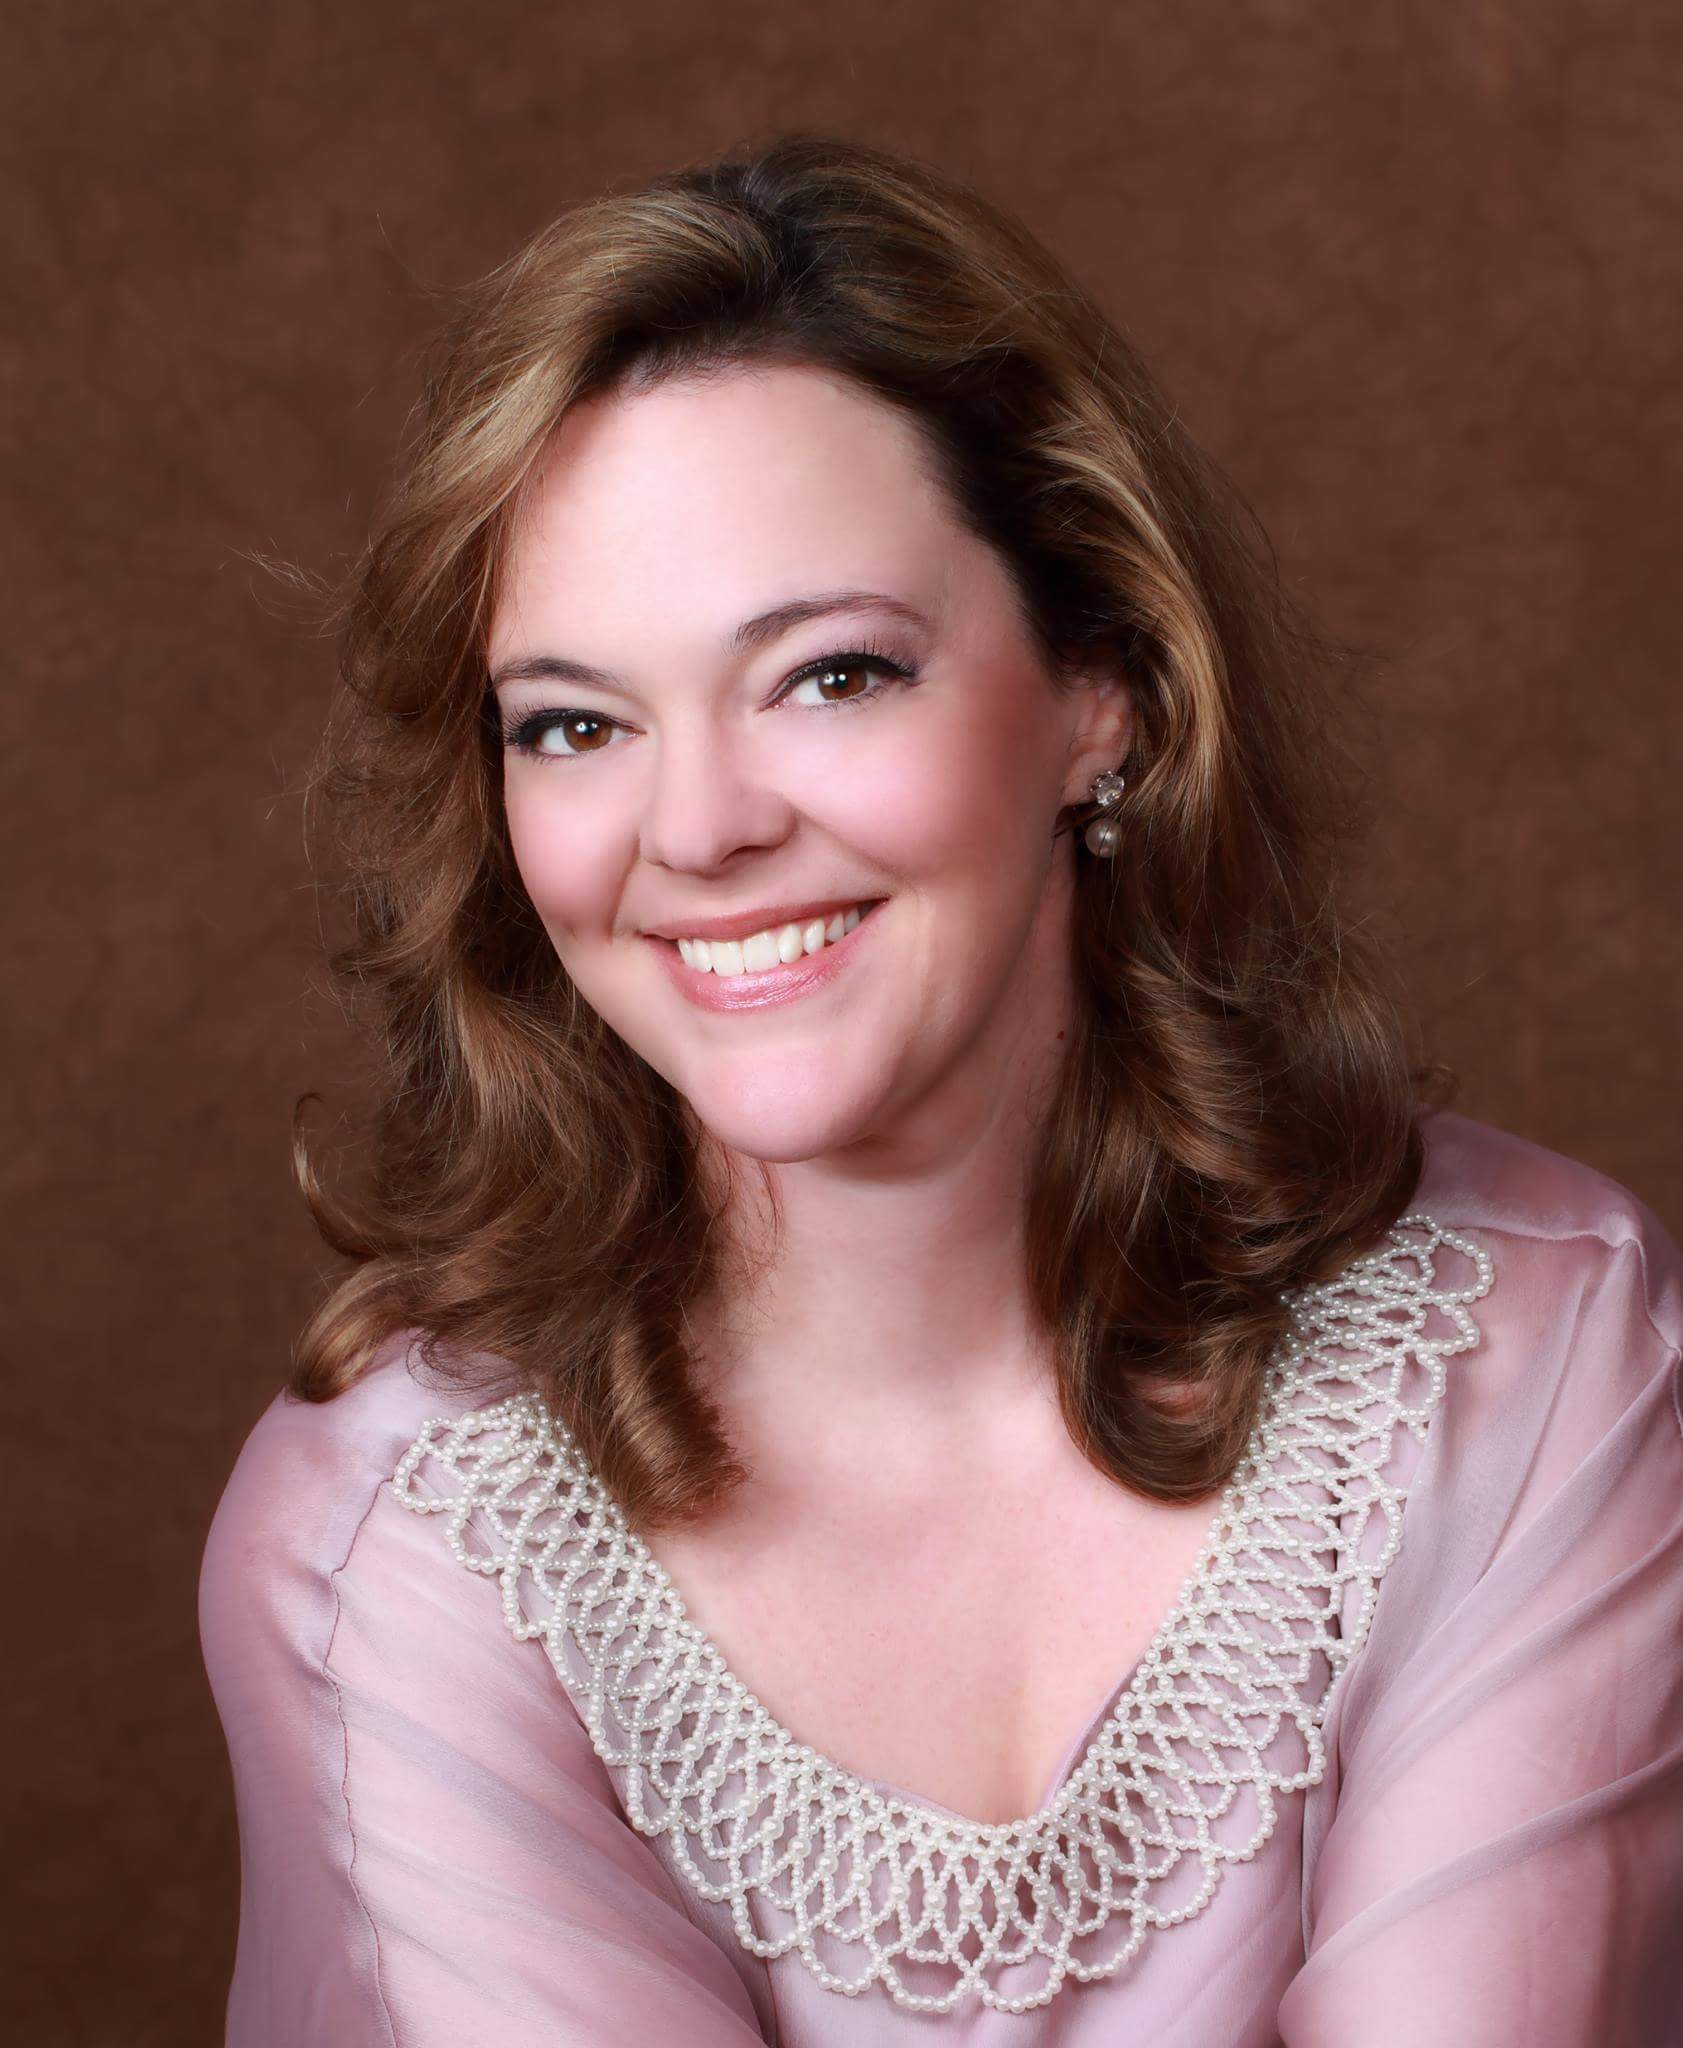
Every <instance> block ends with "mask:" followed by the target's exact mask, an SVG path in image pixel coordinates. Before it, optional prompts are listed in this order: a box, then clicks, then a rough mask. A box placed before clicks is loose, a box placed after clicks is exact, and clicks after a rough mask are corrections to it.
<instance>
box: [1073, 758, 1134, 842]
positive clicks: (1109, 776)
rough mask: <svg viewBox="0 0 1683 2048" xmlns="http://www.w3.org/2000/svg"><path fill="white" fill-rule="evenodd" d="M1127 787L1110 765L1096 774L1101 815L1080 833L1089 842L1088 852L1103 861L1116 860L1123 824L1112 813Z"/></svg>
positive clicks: (1095, 788) (1096, 799)
mask: <svg viewBox="0 0 1683 2048" xmlns="http://www.w3.org/2000/svg"><path fill="white" fill-rule="evenodd" d="M1127 786H1128V785H1127V783H1126V782H1125V781H1124V780H1123V778H1122V776H1121V775H1120V774H1119V773H1117V772H1116V771H1115V770H1114V769H1110V768H1107V769H1105V770H1104V771H1103V772H1102V773H1101V774H1098V775H1095V776H1094V777H1093V801H1094V803H1096V804H1097V805H1098V807H1099V814H1098V816H1097V817H1096V818H1094V819H1092V820H1091V821H1090V822H1089V824H1088V826H1087V829H1086V831H1085V832H1083V833H1082V835H1081V836H1082V838H1083V839H1084V840H1085V841H1086V844H1087V851H1088V852H1089V853H1096V854H1097V855H1098V857H1099V859H1100V860H1113V859H1114V858H1115V856H1116V850H1117V848H1118V847H1119V846H1120V845H1121V844H1122V826H1121V824H1120V822H1119V821H1118V819H1117V818H1116V817H1115V816H1114V815H1113V813H1114V812H1115V810H1116V807H1117V805H1118V804H1119V803H1120V802H1121V801H1122V792H1123V790H1125V789H1126V788H1127Z"/></svg>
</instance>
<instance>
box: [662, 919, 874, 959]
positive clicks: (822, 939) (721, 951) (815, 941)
mask: <svg viewBox="0 0 1683 2048" xmlns="http://www.w3.org/2000/svg"><path fill="white" fill-rule="evenodd" d="M864 914H865V913H864V911H863V910H862V909H861V908H860V907H859V905H858V904H855V905H854V906H853V908H852V909H851V910H846V911H842V910H838V911H837V912H836V913H835V915H834V916H833V917H831V918H830V919H828V920H825V919H824V918H822V917H815V918H812V919H810V920H809V921H808V922H807V923H806V924H785V925H779V926H777V927H775V928H774V929H772V930H770V931H763V932H755V933H753V935H752V936H751V937H749V938H746V939H713V940H707V939H680V940H679V941H678V952H679V955H680V957H681V958H682V960H683V962H684V965H685V966H686V967H693V968H694V969H695V970H696V972H697V973H698V974H760V973H763V972H764V971H765V969H766V968H768V967H778V966H782V965H784V964H786V963H788V962H791V961H795V960H799V959H800V958H801V956H802V955H803V954H805V953H816V952H817V951H818V949H819V947H820V946H825V945H829V944H832V943H833V942H834V941H835V940H837V939H840V938H845V937H846V935H847V934H848V933H849V932H850V931H852V930H853V929H854V928H855V926H856V925H857V924H858V922H859V920H860V918H861V917H863V916H864Z"/></svg>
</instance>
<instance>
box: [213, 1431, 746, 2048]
mask: <svg viewBox="0 0 1683 2048" xmlns="http://www.w3.org/2000/svg"><path fill="white" fill-rule="evenodd" d="M352 1398H353V1397H352V1396H345V1397H342V1399H345V1400H350V1399H352ZM337 1405H338V1404H329V1410H331V1408H332V1407H335V1406H337ZM327 1413H328V1411H322V1410H305V1411H304V1412H303V1413H302V1414H299V1413H298V1412H297V1411H296V1408H294V1409H292V1410H288V1409H286V1408H283V1407H281V1406H279V1405H277V1406H276V1407H275V1408H273V1409H271V1411H270V1414H269V1415H268V1416H266V1417H265V1418H264V1420H263V1422H262V1423H260V1424H259V1425H258V1429H257V1431H255V1432H254V1433H253V1439H252V1442H251V1443H250V1444H248V1446H247V1451H246V1453H245V1455H244V1456H243V1457H242V1460H241V1465H240V1467H239V1468H237V1469H236V1474H235V1477H234V1479H233V1480H232V1481H231V1482H230V1485H229V1489H228V1492H227V1494H226V1495H225V1496H224V1500H223V1504H222V1506H221V1508H220V1509H219V1510H218V1516H217V1522H216V1525H215V1526H214V1527H213V1530H212V1533H211V1538H210V1542H209V1544H208V1546H207V1550H206V1557H205V1566H204V1572H203V1575H202V1580H201V1627H202V1634H203V1640H204V1645H205V1654H206V1661H207V1665H208V1667H209V1670H210V1675H211V1680H212V1685H213V1689H214V1691H215V1694H216V1700H217V1706H218V1710H219V1712H220V1713H221V1715H222V1720H223V1726H224V1730H225V1733H226V1736H227V1740H228V1747H229V1753H230V1757H231V1760H232V1763H233V1768H234V1777H235V1787H236V1793H237V1798H238V1807H239V1820H240V1835H241V1864H242V1903H241V1923H240V1938H239V1951H238V1956H237V1959H236V1964H235V1971H234V1979H233V1984H232V1988H231V1991H230V1996H229V2005H228V2035H227V2039H228V2042H229V2044H230V2048H297V2044H299V2043H302V2042H305V2041H323V2042H326V2041H331V2042H333V2043H334V2044H335V2048H363V2044H370V2048H372V2044H375V2043H380V2044H390V2048H445V2044H446V2043H448V2044H450V2048H460V2044H463V2043H468V2044H478V2043H484V2044H487V2048H490V2044H495V2048H524V2044H527V2043H530V2044H533V2048H537V2044H540V2043H541V2044H542V2048H574V2044H576V2048H586V2044H588V2048H647V2044H648V2043H649V2042H651V2041H683V2042H684V2043H686V2044H688V2048H754V2044H763V2040H764V2036H763V2035H762V2033H761V2032H760V2029H759V2027H758V2025H757V2023H756V2019H755V2014H754V2007H753V2003H752V2000H751V1999H750V1996H749V1993H748V1990H747V1988H746V1986H745V1984H744V1981H743V1978H742V1977H741V1976H740V1975H739V1974H738V1972H737V1969H736V1967H735V1966H734V1964H733V1963H732V1961H731V1960H730V1959H728V1958H727V1957H726V1955H725V1954H724V1953H723V1952H722V1950H721V1949H720V1948H719V1946H718V1945H717V1944H716V1943H715V1942H714V1941H713V1940H712V1939H711V1938H710V1937H709V1936H708V1935H707V1934H705V1933H704V1932H703V1931H702V1930H701V1928H700V1927H698V1926H697V1925H696V1924H695V1923H694V1922H692V1920H691V1919H690V1918H689V1916H688V1914H687V1912H686V1910H685V1906H684V1902H683V1900H682V1899H681V1898H680V1897H679V1895H678V1893H677V1892H676V1890H675V1888H674V1886H673V1885H672V1883H671V1881H670V1880H669V1878H668V1877H667V1875H666V1873H665V1871H664V1869H663V1867H662V1865H661V1864H660V1862H659V1860H658V1859H657V1857H656V1856H655V1854H654V1852H653V1851H652V1849H651V1848H650V1846H649V1844H648V1843H647V1842H646V1841H645V1840H644V1839H643V1838H642V1837H641V1836H640V1835H638V1834H637V1833H636V1832H635V1831H634V1830H633V1829H632V1828H631V1826H630V1825H629V1823H628V1822H627V1821H626V1820H625V1818H624V1816H623V1814H622V1813H621V1811H620V1809H619V1807H618V1804H617V1802H616V1800H615V1799H614V1796H613V1790H612V1785H611V1781H610V1780H609V1778H608V1776H607V1773H606V1771H605V1770H604V1769H603V1767H602V1765H601V1763H600V1761H599V1759H598V1758H597V1757H596V1754H595V1752H594V1750H593V1749H592V1748H591V1746H590V1741H589V1738H588V1735H587V1734H586V1731H585V1729H584V1727H583V1725H582V1724H581V1722H580V1721H579V1718H578V1716H577V1713H576V1711H575V1710H574V1708H573V1707H572V1705H571V1704H570V1702H569V1701H568V1700H567V1698H566V1696H565V1694H564V1693H563V1692H562V1690H561V1688H560V1687H559V1685H558V1684H557V1683H556V1680H555V1678H554V1675H553V1673H552V1672H551V1670H550V1668H549V1666H548V1663H547V1660H546V1659H545V1657H544V1656H543V1654H542V1650H541V1646H540V1645H537V1644H522V1643H517V1642H515V1641H514V1640H512V1639H511V1638H510V1636H509V1634H508V1631H507V1630H506V1628H505V1627H504V1625H503V1622H502V1619H501V1612H500V1603H499V1599H498V1594H497V1589H496V1587H495V1586H494V1585H489V1584H487V1583H486V1582H485V1581H484V1580H483V1579H481V1578H477V1577H475V1576H474V1575H472V1574H469V1573H467V1572H463V1571H461V1570H459V1569H458V1568H457V1567H456V1566H455V1565H454V1563H453V1561H452V1560H451V1559H450V1558H449V1556H448V1554H447V1553H445V1552H444V1551H443V1550H442V1549H441V1547H440V1545H439V1544H438V1542H437V1540H436V1536H435V1535H434V1533H433V1532H432V1531H431V1530H429V1529H428V1528H427V1527H426V1526H425V1525H424V1523H423V1521H422V1520H421V1518H419V1517H416V1516H414V1515H412V1514H409V1513H407V1512H406V1511H405V1510H404V1509H403V1507H402V1506H400V1505H399V1504H398V1503H397V1502H395V1501H394V1500H392V1499H390V1498H389V1497H388V1496H386V1495H385V1494H384V1493H383V1492H382V1491H381V1489H380V1485H379V1481H380V1479H381V1478H382V1477H383V1476H385V1471H389V1465H387V1466H385V1469H384V1470H382V1469H381V1468H382V1465H383V1464H384V1460H385V1457H386V1454H387V1450H388V1449H389V1448H390V1447H389V1446H382V1447H379V1448H377V1450H376V1451H375V1453H374V1454H373V1455H371V1456H370V1457H369V1458H368V1461H367V1470H366V1471H365V1472H363V1471H360V1469H359V1473H358V1476H357V1483H356V1485H355V1486H354V1487H351V1488H350V1489H349V1490H345V1488H344V1486H343V1481H344V1480H345V1478H346V1474H345V1472H344V1470H343V1461H342V1460H341V1459H340V1458H339V1457H338V1456H337V1453H336V1452H335V1453H332V1454H328V1455H326V1456H325V1457H324V1456H322V1455H319V1454H317V1453H318V1450H319V1443H320V1440H321V1438H322V1435H323V1432H324V1431H325V1430H326V1428H327V1427H328V1421H327ZM265 1432H268V1434H267V1436H266V1437H265ZM288 1438H290V1439H291V1441H290V1442H289V1441H288ZM299 1439H302V1440H304V1441H305V1443H306V1444H307V1445H308V1446H309V1448H310V1452H311V1455H309V1456H306V1457H304V1458H303V1459H301V1458H300V1456H299V1454H298V1440H299ZM395 1441H396V1438H394V1439H393V1442H394V1443H395ZM395 1455H396V1452H395V1450H390V1456H391V1457H392V1458H395ZM305 1468H308V1469H305ZM301 1472H302V1480H301ZM329 1475H330V1476H331V1477H333V1478H334V1479H335V1480H336V1481H337V1482H338V1483H337V1484H335V1485H333V1486H332V1487H330V1488H322V1487H320V1486H319V1484H318V1482H319V1481H320V1480H321V1479H322V1478H323V1477H324V1476H329ZM364 1480H366V1481H367V1482H368V1483H367V1484H366V1485H365V1484H363V1481H364ZM336 1518H337V1519H336ZM312 1549H315V1550H316V1551H317V1554H315V1555H312V1554H310V1552H311V1550H312ZM335 1552H337V1553H338V1554H337V1555H335V1554H334V1553H335Z"/></svg>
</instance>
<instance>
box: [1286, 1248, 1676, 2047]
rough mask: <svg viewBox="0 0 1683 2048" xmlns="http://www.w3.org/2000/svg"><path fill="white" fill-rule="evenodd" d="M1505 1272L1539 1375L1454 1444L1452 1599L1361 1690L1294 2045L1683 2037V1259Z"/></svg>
mask: <svg viewBox="0 0 1683 2048" xmlns="http://www.w3.org/2000/svg"><path fill="white" fill-rule="evenodd" d="M1497 1256H1498V1259H1499V1261H1501V1266H1502V1267H1504V1268H1505V1269H1506V1270H1505V1273H1504V1277H1503V1281H1502V1283H1501V1284H1504V1285H1505V1286H1506V1287H1507V1289H1508V1290H1509V1293H1508V1299H1509V1300H1510V1302H1513V1303H1516V1304H1518V1309H1517V1320H1518V1323H1519V1324H1520V1325H1522V1327H1517V1328H1515V1329H1514V1330H1512V1331H1511V1332H1509V1333H1507V1337H1506V1339H1505V1340H1504V1341H1505V1342H1506V1347H1507V1351H1508V1354H1509V1358H1510V1360H1511V1362H1512V1368H1513V1369H1512V1370H1511V1372H1510V1370H1509V1367H1508V1365H1505V1364H1503V1363H1502V1362H1501V1360H1500V1359H1495V1360H1492V1361H1490V1364H1491V1365H1492V1367H1493V1368H1496V1369H1497V1370H1496V1376H1495V1377H1496V1391H1495V1392H1494V1393H1492V1394H1491V1395H1489V1396H1488V1397H1487V1396H1484V1395H1480V1396H1475V1397H1472V1398H1473V1399H1474V1400H1475V1402H1477V1403H1482V1407H1481V1409H1480V1410H1479V1412H1478V1413H1477V1415H1476V1426H1474V1427H1471V1428H1464V1429H1460V1430H1458V1431H1456V1432H1455V1433H1454V1434H1453V1435H1452V1436H1451V1438H1450V1440H1449V1441H1447V1442H1446V1443H1445V1444H1444V1446H1443V1447H1442V1448H1443V1453H1444V1458H1445V1464H1444V1467H1443V1471H1442V1475H1441V1482H1440V1483H1439V1484H1438V1485H1436V1486H1435V1487H1434V1488H1433V1490H1432V1491H1433V1498H1432V1501H1431V1511H1430V1515H1429V1518H1428V1519H1427V1521H1426V1523H1425V1525H1424V1527H1423V1528H1422V1529H1421V1531H1420V1536H1421V1546H1422V1551H1423V1555H1422V1556H1417V1557H1416V1558H1415V1559H1414V1560H1412V1562H1413V1563H1414V1564H1416V1565H1417V1566H1418V1565H1422V1564H1423V1565H1424V1567H1425V1570H1426V1572H1427V1573H1428V1574H1429V1576H1430V1581H1431V1590H1422V1584H1423V1582H1422V1581H1420V1580H1416V1581H1415V1582H1414V1583H1413V1584H1411V1585H1410V1586H1409V1587H1408V1588H1407V1590H1406V1591H1405V1590H1404V1588H1403V1586H1402V1584H1401V1582H1400V1580H1399V1583H1398V1584H1397V1585H1396V1586H1395V1587H1393V1588H1392V1589H1391V1591H1392V1593H1393V1597H1394V1598H1396V1599H1398V1600H1399V1601H1401V1602H1402V1603H1403V1605H1404V1608H1405V1609H1406V1610H1407V1611H1408V1614H1409V1617H1410V1618H1409V1620H1408V1621H1407V1624H1406V1625H1405V1627H1403V1628H1402V1629H1401V1630H1398V1631H1393V1633H1392V1634H1391V1635H1390V1636H1389V1637H1384V1638H1382V1637H1381V1636H1380V1634H1379V1633H1378V1631H1377V1630H1376V1632H1375V1636H1374V1639H1373V1641H1372V1642H1371V1643H1370V1644H1369V1646H1368V1647H1369V1649H1371V1650H1372V1651H1374V1652H1375V1658H1376V1661H1375V1665H1374V1668H1372V1669H1370V1670H1368V1671H1365V1672H1363V1671H1362V1670H1361V1667H1360V1664H1359V1663H1358V1665H1357V1666H1356V1667H1355V1668H1354V1669H1353V1670H1352V1672H1351V1679H1352V1681H1354V1682H1355V1694H1354V1696H1353V1698H1352V1700H1351V1701H1350V1702H1349V1704H1350V1705H1351V1706H1352V1708H1353V1709H1354V1711H1352V1712H1351V1713H1350V1714H1349V1715H1347V1717H1346V1721H1345V1726H1344V1729H1343V1731H1342V1735H1341V1738H1340V1766H1341V1768H1340V1780H1339V1786H1338V1795H1337V1809H1336V1813H1335V1815H1334V1817H1333V1819H1332V1821H1331V1824H1330V1826H1329V1827H1328V1829H1327V1831H1326V1834H1325V1837H1324V1840H1323V1841H1322V1843H1321V1849H1320V1856H1319V1860H1318V1864H1317V1867H1316V1869H1315V1872H1314V1877H1313V1884H1312V1892H1311V1897H1310V1901H1309V1906H1308V1910H1307V1916H1306V1917H1307V1919H1308V1921H1309V1940H1308V1958H1307V1961H1306V1963H1305V1965H1304V1967H1303V1968H1302V1970H1301V1971H1300V1972H1299V1974H1298V1976H1297V1977H1296V1978H1295V1979H1294V1981H1293V1982H1292V1984H1291V1985H1290V1986H1289V1988H1288V1990H1287V1993H1286V1996H1285V1998H1284V2000H1283V2001H1282V2004H1281V2007H1280V2012H1279V2028H1280V2034H1281V2038H1282V2041H1283V2043H1284V2044H1285V2048H1346V2044H1349V2043H1354V2042H1360V2043H1361V2044H1362V2048H1439V2044H1441V2043H1444V2042H1451V2041H1452V2042H1454V2043H1456V2044H1457V2048H1511V2044H1514V2043H1517V2042H1524V2043H1526V2044H1527V2048H1654V2044H1658V2043H1659V2042H1662V2041H1683V1947H1680V1937H1683V1420H1680V1405H1679V1366H1678V1358H1679V1350H1678V1334H1679V1327H1680V1325H1683V1312H1680V1306H1679V1304H1680V1301H1683V1287H1680V1284H1679V1261H1678V1255H1677V1252H1676V1249H1675V1247H1673V1246H1672V1245H1671V1244H1670V1243H1669V1241H1668V1240H1667V1239H1666V1238H1665V1236H1664V1234H1663V1233H1662V1232H1658V1231H1657V1230H1652V1229H1650V1230H1649V1231H1647V1232H1646V1233H1645V1234H1644V1236H1642V1237H1639V1238H1633V1239H1630V1240H1627V1241H1625V1242H1624V1243H1621V1244H1617V1245H1613V1246H1607V1245H1602V1244H1596V1245H1594V1246H1593V1247H1586V1246H1584V1245H1582V1244H1570V1245H1562V1244H1560V1243H1552V1244H1540V1245H1536V1246H1529V1247H1527V1246H1518V1245H1515V1246H1514V1247H1512V1248H1510V1249H1509V1250H1508V1251H1507V1253H1506V1254H1504V1253H1503V1252H1501V1251H1499V1252H1498V1254H1497ZM1563 1276H1564V1283H1563ZM1480 1365H1481V1361H1480V1359H1479V1358H1478V1356H1477V1355H1476V1354H1475V1355H1474V1357H1473V1358H1472V1359H1470V1360H1468V1361H1466V1362H1465V1365H1464V1369H1465V1370H1467V1371H1469V1372H1475V1371H1477V1370H1479V1369H1480ZM1472 1413H1473V1410H1471V1409H1469V1410H1464V1411H1463V1417H1464V1419H1466V1418H1467V1417H1468V1416H1470V1415H1472ZM1516 1474H1517V1475H1518V1477H1517V1479H1515V1478H1512V1477H1510V1476H1509V1475H1516ZM1419 1504H1420V1505H1422V1506H1424V1505H1425V1502H1424V1501H1422V1502H1420V1503H1419ZM1410 1540H1411V1541H1412V1538H1411V1539H1410ZM1404 1554H1405V1556H1406V1555H1407V1550H1406V1546H1405V1553H1404ZM1416 1609H1418V1612H1416V1611H1415V1610H1416Z"/></svg>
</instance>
